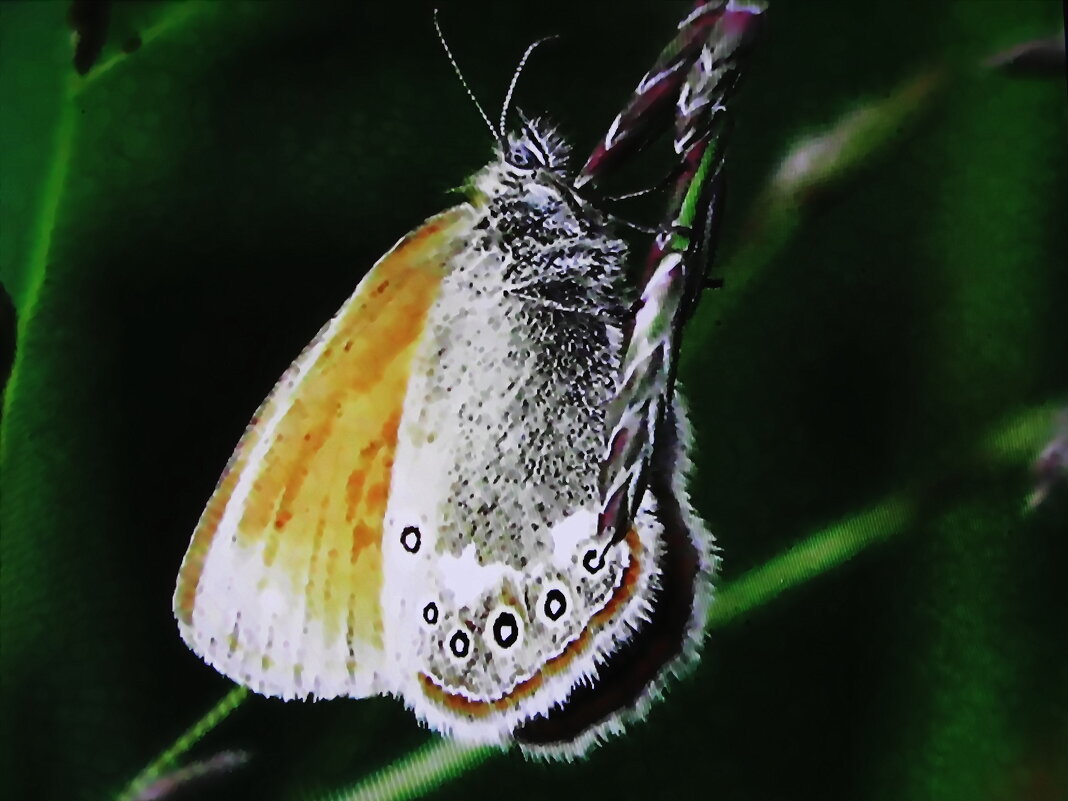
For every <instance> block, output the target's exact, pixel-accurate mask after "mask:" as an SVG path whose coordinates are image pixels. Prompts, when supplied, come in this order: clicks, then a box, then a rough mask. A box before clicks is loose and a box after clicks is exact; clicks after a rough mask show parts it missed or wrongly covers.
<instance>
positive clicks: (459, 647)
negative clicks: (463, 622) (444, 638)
mask: <svg viewBox="0 0 1068 801" xmlns="http://www.w3.org/2000/svg"><path fill="white" fill-rule="evenodd" d="M449 649H450V650H451V651H452V654H453V656H457V657H460V658H461V659H462V658H463V657H465V656H467V654H468V652H469V651H470V650H471V638H470V637H468V636H467V635H466V634H464V633H463V632H462V631H458V632H456V633H455V634H453V635H452V636H451V637H450V638H449Z"/></svg>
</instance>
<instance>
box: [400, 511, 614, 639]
mask: <svg viewBox="0 0 1068 801" xmlns="http://www.w3.org/2000/svg"><path fill="white" fill-rule="evenodd" d="M421 543H422V536H421V534H420V531H419V529H418V527H416V526H405V527H404V529H403V530H402V531H401V546H402V547H403V548H404V550H406V551H408V553H413V554H414V553H417V552H418V551H419V546H420V545H421ZM594 558H596V559H598V560H599V562H598V563H597V564H596V566H595V567H592V568H591V560H592V559H594ZM583 565H584V566H585V567H586V569H587V570H589V571H590V572H591V573H594V572H596V571H597V570H600V568H601V567H602V566H603V565H604V557H603V555H602V554H599V553H598V552H597V551H589V552H588V553H587V554H586V558H585V559H584V560H583ZM542 611H543V612H544V613H545V616H546V617H547V618H549V620H551V621H554V622H555V621H557V620H559V619H560V618H561V617H563V616H564V613H565V612H567V596H566V595H565V594H564V592H563V591H562V590H560V589H559V588H556V587H553V588H552V589H550V590H549V591H548V592H547V593H546V594H545V600H544V602H543V603H542ZM439 619H440V612H439V611H438V606H437V604H435V603H434V602H433V601H431V602H429V603H428V604H427V605H426V606H424V607H423V621H424V622H425V623H426V624H427V625H430V626H433V625H436V624H437V622H438V620H439ZM491 629H492V631H493V640H494V642H495V643H496V644H497V646H498V647H500V648H511V647H512V646H513V645H515V644H516V643H517V642H518V641H519V634H520V629H519V621H518V620H517V619H516V616H515V615H514V614H512V613H511V612H507V611H502V612H500V613H499V614H498V615H497V617H496V618H495V619H494V621H493V625H492V627H491ZM449 650H450V651H452V654H453V656H455V657H457V658H460V659H462V658H463V657H466V656H467V655H468V654H469V653H470V652H471V639H470V637H469V636H468V635H467V634H466V633H465V632H463V631H456V632H454V633H453V635H452V637H450V638H449Z"/></svg>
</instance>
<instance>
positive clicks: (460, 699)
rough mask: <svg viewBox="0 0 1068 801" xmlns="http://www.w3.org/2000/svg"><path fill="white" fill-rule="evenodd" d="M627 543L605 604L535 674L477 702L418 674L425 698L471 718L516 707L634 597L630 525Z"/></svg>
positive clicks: (636, 565) (634, 539) (634, 547)
mask: <svg viewBox="0 0 1068 801" xmlns="http://www.w3.org/2000/svg"><path fill="white" fill-rule="evenodd" d="M626 543H627V545H628V547H629V548H630V563H629V564H628V565H627V567H626V568H625V569H624V571H623V576H622V578H621V579H620V582H619V586H618V587H616V590H615V592H613V593H612V596H611V597H610V598H609V599H608V603H607V604H605V606H604V608H602V609H601V610H600V611H598V612H597V614H595V615H594V616H593V617H591V618H590V622H589V624H588V625H587V627H586V628H585V629H584V630H583V632H582V633H581V634H580V635H579V636H578V637H576V638H575V639H574V640H572V641H571V642H569V643H568V644H567V647H566V648H564V650H563V651H561V652H560V653H559V654H557V655H556V656H554V657H552V658H551V659H549V660H547V661H546V662H545V664H544V665H542V667H541V669H540V670H539V671H538V672H537V673H535V674H534V675H533V676H531V677H530V678H529V679H525V680H523V681H521V682H519V684H517V685H516V686H515V687H513V688H512V689H511V690H510V691H509V692H507V693H505V694H504V695H502V696H501V697H500V698H494V699H493V700H492V701H477V700H473V699H471V698H468V697H467V696H465V695H461V694H460V693H453V692H449V691H448V690H446V689H444V688H443V687H441V686H439V685H438V684H436V683H435V682H434V680H433V679H431V678H430V676H428V675H427V674H425V673H420V674H419V683H420V684H421V685H422V687H423V692H424V693H426V696H427V698H428V699H429V700H431V701H434V702H436V703H437V704H439V705H440V706H443V707H445V708H446V709H449V710H451V711H453V712H459V713H462V714H466V715H468V716H469V717H472V718H484V717H487V716H488V715H491V714H493V713H494V712H499V711H501V710H504V709H511V708H513V707H515V706H516V705H518V703H519V702H520V701H522V700H523V699H525V698H529V697H530V696H531V695H533V694H534V693H535V692H537V690H538V689H539V688H540V687H541V686H542V685H543V684H544V683H545V680H546V679H547V678H549V677H552V676H555V675H557V674H559V673H561V672H563V671H564V670H566V669H567V668H568V667H569V666H570V665H571V664H572V663H573V662H574V661H575V660H576V659H577V658H578V657H580V656H582V655H583V654H585V653H586V652H587V651H588V650H589V649H590V647H591V645H592V644H593V638H594V636H595V635H596V634H597V632H599V631H600V630H601V629H602V628H604V626H605V625H607V624H608V623H609V622H610V621H611V620H613V619H614V618H615V617H616V616H618V615H619V614H620V613H621V612H622V611H623V609H624V608H626V605H627V603H628V602H629V601H630V600H631V598H633V597H634V589H635V587H636V586H637V585H638V580H639V578H640V577H641V572H642V568H643V565H642V564H641V562H640V560H639V558H638V550H639V548H640V547H641V542H640V541H639V539H638V532H637V530H636V529H633V528H632V529H631V530H630V531H629V532H628V534H627V537H626Z"/></svg>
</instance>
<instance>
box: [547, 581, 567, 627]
mask: <svg viewBox="0 0 1068 801" xmlns="http://www.w3.org/2000/svg"><path fill="white" fill-rule="evenodd" d="M543 608H544V610H545V617H547V618H549V620H559V619H560V618H561V617H562V616H563V614H564V612H566V611H567V598H566V597H565V596H564V594H563V593H562V592H560V590H557V589H551V590H549V591H548V592H547V593H545V604H544V606H543Z"/></svg>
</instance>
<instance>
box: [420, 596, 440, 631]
mask: <svg viewBox="0 0 1068 801" xmlns="http://www.w3.org/2000/svg"><path fill="white" fill-rule="evenodd" d="M423 620H425V621H426V622H427V623H429V624H430V625H431V626H433V625H434V624H435V623H437V622H438V605H437V604H435V603H434V602H433V601H431V602H430V603H428V604H427V605H426V606H424V607H423Z"/></svg>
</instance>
